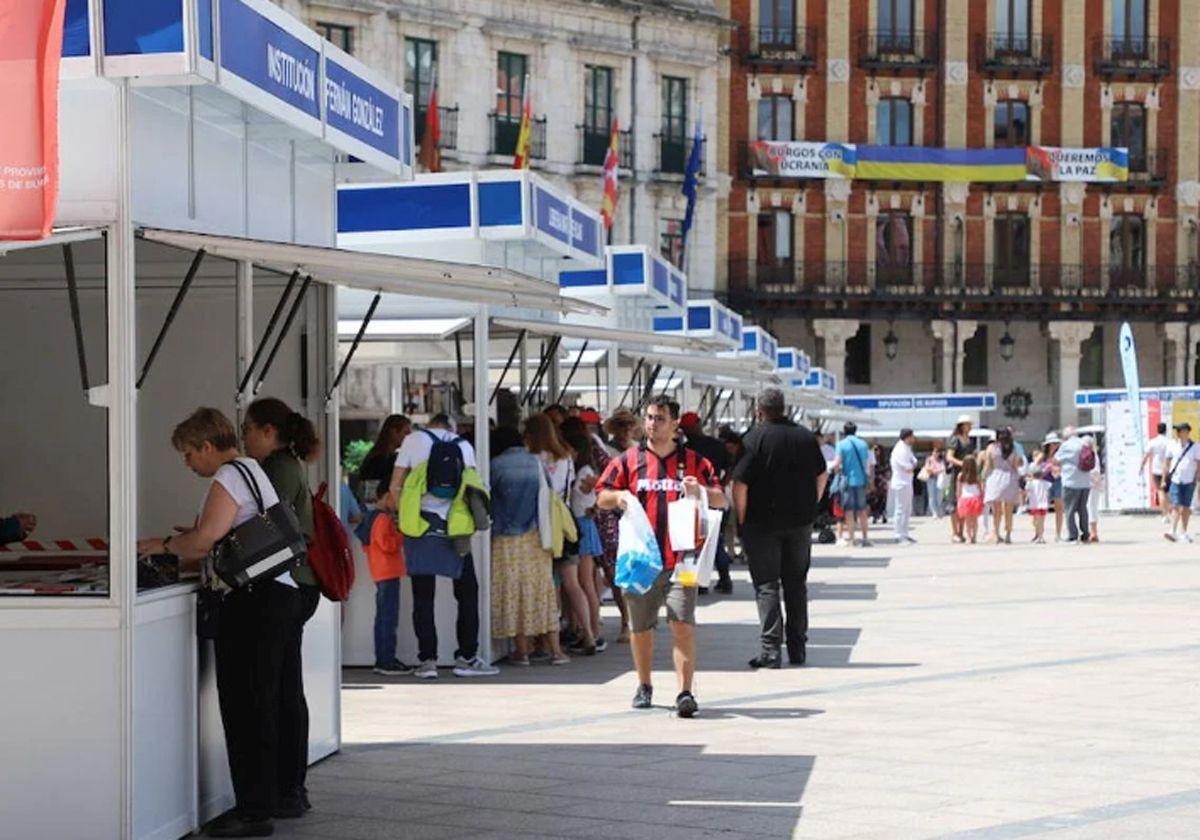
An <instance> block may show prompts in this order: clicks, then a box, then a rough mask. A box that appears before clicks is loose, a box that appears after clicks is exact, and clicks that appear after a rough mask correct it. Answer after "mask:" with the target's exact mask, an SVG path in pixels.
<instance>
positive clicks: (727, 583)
mask: <svg viewBox="0 0 1200 840" xmlns="http://www.w3.org/2000/svg"><path fill="white" fill-rule="evenodd" d="M679 428H680V429H681V430H682V431H683V434H684V438H685V441H686V443H687V446H688V448H689V449H693V450H695V451H696V452H699V453H700V454H701V455H703V456H704V457H705V458H707V459H708V460H709V463H711V464H712V465H713V469H715V470H716V471H717V478H718V479H719V480H720V482H721V486H722V487H724V486H725V484H726V483H727V482H728V481H729V469H730V467H732V466H733V463H732V461H733V459H732V458H731V457H730V455H729V450H728V449H727V448H726V446H725V444H724V442H723V441H720V440H718V439H717V438H715V437H711V436H709V435H706V434H705V433H704V425H703V423H702V422H701V420H700V415H699V414H697V413H696V412H694V411H689V412H687V413H685V414H684V415H683V416H682V417H680V418H679ZM726 515H728V511H726ZM722 530H724V529H722ZM719 539H720V541H719V542H718V543H717V559H716V563H715V564H714V565H715V567H716V570H717V585H716V590H717V591H718V592H720V593H722V594H724V595H728V594H730V593H731V592H733V578H731V577H730V576H729V567H730V565H731V563H732V561H731V559H730V557H729V552H728V551H727V550H726V548H725V539H724V535H723V534H722V535H721V537H720V538H719ZM707 592H708V581H706V580H703V581H700V594H701V595H704V594H707Z"/></svg>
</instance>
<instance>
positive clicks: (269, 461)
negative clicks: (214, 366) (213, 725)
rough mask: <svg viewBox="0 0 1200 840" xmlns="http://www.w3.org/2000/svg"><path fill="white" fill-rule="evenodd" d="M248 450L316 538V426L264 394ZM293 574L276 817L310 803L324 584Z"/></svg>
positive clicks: (246, 428)
mask: <svg viewBox="0 0 1200 840" xmlns="http://www.w3.org/2000/svg"><path fill="white" fill-rule="evenodd" d="M242 440H243V442H244V444H245V447H246V454H247V455H249V456H250V457H251V458H253V459H255V460H256V461H258V463H259V464H260V465H261V466H262V468H263V472H264V473H266V475H267V478H269V479H270V481H271V485H272V486H273V487H274V488H275V492H276V494H277V495H278V496H279V498H280V500H281V501H283V502H285V503H287V504H288V505H290V506H291V508H292V510H293V511H294V512H295V514H296V519H297V520H298V521H299V523H300V531H301V533H303V534H304V539H305V541H306V542H308V543H311V542H312V539H313V504H312V491H311V490H310V489H309V486H308V475H307V473H306V471H305V468H304V464H305V462H307V461H309V460H311V459H312V458H313V457H314V456H315V455H316V454H317V447H318V445H319V440H318V438H317V430H316V429H315V428H314V427H313V424H312V423H311V422H310V421H309V420H308V419H307V418H305V417H304V416H303V415H301V414H299V413H297V412H295V411H292V409H291V408H290V407H288V405H287V403H285V402H284V401H283V400H280V399H276V398H275V397H265V398H263V399H259V400H255V401H254V402H252V403H250V406H249V407H248V408H247V409H246V417H245V419H244V420H243V421H242ZM292 578H293V579H294V580H295V581H296V583H297V585H298V587H299V595H300V599H299V600H300V610H299V612H298V613H297V615H296V616H295V620H294V621H293V622H292V625H291V627H290V629H289V633H288V640H287V649H286V650H285V652H284V658H283V673H282V679H283V684H282V688H281V690H280V695H279V779H278V783H277V788H276V793H277V798H278V801H277V802H276V806H275V816H277V817H284V818H292V819H294V818H296V817H301V816H303V815H304V812H305V811H307V810H309V809H310V808H311V807H312V806H311V805H310V804H309V801H308V791H307V789H306V788H305V786H304V782H305V779H306V778H307V776H308V702H307V701H306V700H305V698H304V665H303V662H302V661H301V656H300V652H301V648H302V646H303V641H304V625H305V623H307V622H308V620H309V619H310V618H312V616H313V613H315V612H316V611H317V606H318V604H319V603H320V601H321V589H320V587H319V586H317V579H316V577H315V576H314V575H313V572H312V569H311V568H309V566H308V565H307V564H306V563H298V564H297V565H296V566H295V568H293V569H292Z"/></svg>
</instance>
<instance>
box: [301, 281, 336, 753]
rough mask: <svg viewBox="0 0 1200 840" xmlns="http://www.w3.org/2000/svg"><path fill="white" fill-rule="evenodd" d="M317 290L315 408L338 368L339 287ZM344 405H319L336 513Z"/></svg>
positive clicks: (328, 492) (333, 400)
mask: <svg viewBox="0 0 1200 840" xmlns="http://www.w3.org/2000/svg"><path fill="white" fill-rule="evenodd" d="M318 288H320V289H321V291H322V292H323V293H322V294H320V295H314V296H313V297H314V298H315V299H316V317H315V318H314V319H313V321H314V322H315V326H316V329H315V330H314V332H315V333H316V334H317V335H319V336H321V340H320V341H318V342H314V344H315V345H316V347H317V354H318V356H317V360H316V363H315V364H313V366H312V369H313V370H316V371H320V374H319V375H318V381H317V382H316V387H314V388H312V389H311V391H310V392H309V393H311V394H312V397H311V400H312V401H313V402H314V404H316V405H319V404H320V401H321V399H322V398H323V397H324V396H325V394H326V393H327V392H328V391H329V385H330V383H331V382H333V378H334V377H335V376H337V368H338V317H337V297H338V289H337V287H336V286H327V285H321V286H320V287H318ZM341 402H342V400H341V394H340V390H335V391H334V392H333V394H332V395H330V398H329V399H328V400H325V403H324V405H321V406H320V410H321V414H322V416H323V420H324V429H323V430H322V433H323V435H324V438H325V480H326V481H327V482H328V487H327V489H326V499H327V501H328V502H329V504H330V505H331V506H332V507H333V509H334V510H340V509H341V507H340V505H341V499H340V496H341V491H342V471H341V453H342V438H341V423H340V420H341ZM331 606H332V607H333V610H334V614H333V625H334V633H335V638H334V644H333V655H334V673H335V674H338V675H340V674H341V673H342V627H343V622H342V612H343V606H342V605H341V604H332V605H331ZM332 688H333V692H332V693H333V697H332V703H333V732H334V740H335V741H336V742H337V749H341V748H342V691H341V679H340V678H339V679H338V680H336V681H335V682H334V685H333V686H332Z"/></svg>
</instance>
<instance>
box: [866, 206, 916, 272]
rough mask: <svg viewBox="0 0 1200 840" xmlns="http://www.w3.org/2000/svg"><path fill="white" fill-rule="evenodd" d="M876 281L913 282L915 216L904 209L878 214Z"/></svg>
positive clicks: (876, 221)
mask: <svg viewBox="0 0 1200 840" xmlns="http://www.w3.org/2000/svg"><path fill="white" fill-rule="evenodd" d="M875 283H876V285H879V286H907V285H909V284H911V283H912V216H910V215H908V214H907V213H904V212H900V211H893V212H890V213H880V214H879V215H878V216H876V217H875Z"/></svg>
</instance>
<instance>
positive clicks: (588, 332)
mask: <svg viewBox="0 0 1200 840" xmlns="http://www.w3.org/2000/svg"><path fill="white" fill-rule="evenodd" d="M492 323H493V324H495V325H496V326H498V327H507V328H509V329H513V330H526V331H528V332H530V333H532V334H534V335H561V336H562V337H564V338H580V339H586V340H588V341H608V342H613V343H616V344H622V345H627V344H640V345H645V346H647V347H671V348H675V349H679V350H700V351H706V350H712V349H713V348H714V347H715V346H716V345H714V344H713V343H712V342H709V341H703V340H701V339H697V338H688V337H687V336H681V335H664V334H662V333H655V332H648V331H642V330H623V329H619V328H616V327H602V326H596V325H592V324H571V323H562V322H558V321H530V320H522V319H520V318H496V319H494V320H493V321H492ZM638 355H642V354H638Z"/></svg>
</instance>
